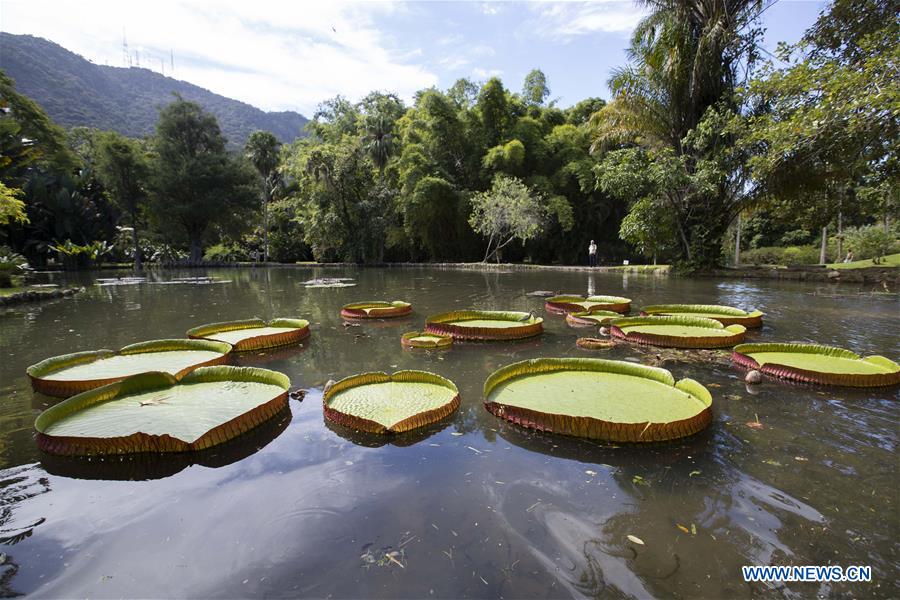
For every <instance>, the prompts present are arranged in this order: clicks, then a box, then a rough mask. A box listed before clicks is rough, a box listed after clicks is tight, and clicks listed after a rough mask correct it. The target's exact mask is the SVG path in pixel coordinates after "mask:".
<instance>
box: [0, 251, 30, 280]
mask: <svg viewBox="0 0 900 600" xmlns="http://www.w3.org/2000/svg"><path fill="white" fill-rule="evenodd" d="M28 268H29V267H28V261H26V260H25V257H24V256H22V255H21V254H17V253H15V252H13V251H12V250H10V249H9V248H8V247H7V246H0V287H3V288H8V287H12V286H13V283H14V282H16V283H17V281H16V280H17V279H18V278H19V276H20V275H24V274H25V272H26V271H28Z"/></svg>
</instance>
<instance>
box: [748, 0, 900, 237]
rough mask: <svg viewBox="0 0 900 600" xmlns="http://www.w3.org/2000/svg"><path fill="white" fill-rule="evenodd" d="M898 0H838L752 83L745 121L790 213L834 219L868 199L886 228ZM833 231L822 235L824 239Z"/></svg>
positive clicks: (899, 123) (894, 132) (899, 114)
mask: <svg viewBox="0 0 900 600" xmlns="http://www.w3.org/2000/svg"><path fill="white" fill-rule="evenodd" d="M896 8H897V5H896V2H891V1H889V0H835V1H834V2H833V3H832V4H831V6H830V7H829V9H828V11H827V12H823V13H822V14H821V15H820V17H819V19H818V21H817V22H816V23H815V25H813V27H811V28H810V30H809V31H808V32H807V33H806V35H805V36H804V38H803V39H802V40H801V41H800V42H799V43H798V44H795V45H793V46H782V47H780V48H779V51H778V58H779V59H780V61H781V64H782V65H784V66H780V67H779V68H775V66H774V65H773V64H772V63H769V64H767V65H766V66H765V67H764V68H763V69H762V71H761V72H760V74H759V75H758V76H757V77H756V78H754V79H753V80H752V81H751V82H750V85H749V86H748V89H747V91H746V102H747V103H748V104H749V105H750V106H751V107H752V108H753V111H751V112H750V113H749V114H748V115H746V116H744V115H740V116H739V117H738V118H737V119H736V121H740V122H741V123H740V125H741V126H742V127H745V130H744V133H745V135H743V136H741V137H740V138H739V143H740V144H741V145H742V146H743V147H745V148H746V149H748V151H750V152H751V153H752V157H751V158H750V159H749V161H748V162H749V166H750V168H751V170H752V173H753V177H754V180H755V181H756V183H757V185H758V186H759V187H760V194H761V195H763V196H765V197H766V201H768V202H777V203H779V205H780V208H781V210H782V212H785V211H787V212H789V213H799V214H802V215H811V216H813V217H815V219H816V223H815V225H817V226H818V227H825V226H827V225H828V224H829V222H830V221H832V219H834V218H835V217H838V215H839V214H842V213H845V212H846V211H847V209H848V207H850V206H852V205H859V204H863V203H865V204H868V205H869V206H870V207H871V208H870V210H871V212H870V213H869V214H871V215H874V214H875V213H879V214H880V215H881V216H883V218H884V221H885V229H887V226H888V221H889V217H890V215H892V214H895V213H896V210H897V198H898V192H897V188H898V184H897V181H898V180H900V169H898V164H900V158H898V155H897V139H900V94H898V91H897V89H898V88H897V65H898V64H900V46H898V44H897V43H896V42H897V39H898V38H900V21H898V19H897V18H896ZM824 237H825V236H823V238H824Z"/></svg>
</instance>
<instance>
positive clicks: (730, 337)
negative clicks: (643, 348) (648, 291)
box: [609, 316, 747, 348]
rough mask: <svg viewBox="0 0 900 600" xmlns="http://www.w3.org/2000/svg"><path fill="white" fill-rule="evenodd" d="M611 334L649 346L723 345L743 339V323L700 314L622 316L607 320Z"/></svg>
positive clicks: (717, 346) (711, 346) (730, 344)
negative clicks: (710, 317) (726, 322)
mask: <svg viewBox="0 0 900 600" xmlns="http://www.w3.org/2000/svg"><path fill="white" fill-rule="evenodd" d="M609 324H610V331H611V333H612V335H613V336H615V337H617V338H621V339H624V340H627V341H629V342H635V343H638V344H650V345H652V346H666V347H671V348H724V347H727V346H734V345H735V344H739V343H740V342H742V341H744V335H745V334H746V332H747V329H746V328H745V327H744V326H743V325H728V326H725V325H722V324H721V323H720V322H718V321H716V320H713V319H705V318H700V317H684V316H677V317H624V318H621V319H613V320H612V321H610V323H609Z"/></svg>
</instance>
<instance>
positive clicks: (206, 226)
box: [150, 100, 259, 262]
mask: <svg viewBox="0 0 900 600" xmlns="http://www.w3.org/2000/svg"><path fill="white" fill-rule="evenodd" d="M154 145H155V150H156V156H155V159H154V166H153V170H154V181H153V187H154V195H153V199H152V202H151V205H150V209H151V212H152V213H153V216H154V219H155V221H156V223H157V226H159V227H161V228H164V229H167V228H171V229H174V230H177V231H179V232H180V233H182V234H184V235H185V236H186V237H187V240H188V243H189V246H190V260H191V261H192V262H199V261H200V259H201V258H202V257H203V252H202V248H203V239H204V235H205V234H207V233H208V231H209V230H210V228H211V226H219V227H224V228H232V229H236V230H240V229H245V228H246V225H245V223H246V221H245V220H244V219H243V216H244V215H245V214H246V213H247V212H249V211H250V210H251V208H252V206H253V205H254V204H255V198H256V196H257V194H258V193H259V184H258V175H257V174H256V173H254V171H253V167H252V166H251V165H250V164H249V162H248V161H246V160H245V159H241V158H238V157H234V156H231V155H229V154H228V153H227V152H226V150H225V138H224V137H223V136H222V133H221V131H220V130H219V125H218V123H217V122H216V118H215V117H214V116H212V115H210V114H209V113H206V112H204V111H203V109H202V108H201V107H200V106H199V105H197V104H194V103H192V102H186V101H184V100H177V101H175V102H173V103H172V104H170V105H168V106H166V107H165V108H163V109H162V110H161V111H160V115H159V123H158V124H157V133H156V138H155V144H154Z"/></svg>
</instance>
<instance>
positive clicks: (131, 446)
mask: <svg viewBox="0 0 900 600" xmlns="http://www.w3.org/2000/svg"><path fill="white" fill-rule="evenodd" d="M289 387H290V380H289V379H288V378H287V377H286V376H285V375H282V374H281V373H276V372H274V371H268V370H265V369H256V368H252V367H222V366H220V367H205V368H199V369H196V370H194V371H192V372H191V373H188V374H187V375H185V376H184V377H183V378H181V379H180V380H179V379H176V378H175V377H173V376H172V375H170V374H169V373H159V372H155V373H142V374H140V375H134V376H132V377H128V378H126V379H124V380H122V381H119V382H116V383H112V384H109V385H106V386H103V387H99V388H96V389H93V390H89V391H87V392H83V393H81V394H78V395H76V396H73V397H71V398H69V399H68V400H65V401H63V402H60V403H59V404H57V405H56V406H53V407H51V408H49V409H47V410H46V411H44V412H43V413H41V415H40V416H39V417H38V418H37V420H36V421H35V429H36V430H37V431H38V437H37V442H38V446H40V448H41V449H42V450H44V451H45V452H49V453H51V454H78V455H81V454H129V453H135V452H185V451H192V450H202V449H204V448H209V447H210V446H214V445H216V444H219V443H222V442H224V441H226V440H229V439H231V438H233V437H236V436H238V435H240V434H241V433H244V432H245V431H248V430H250V429H252V428H253V427H255V426H256V425H258V424H259V423H262V422H263V421H264V420H266V419H267V418H269V417H271V416H274V415H275V414H276V413H278V412H279V411H280V410H281V409H282V408H284V405H285V403H286V402H287V390H288V388H289Z"/></svg>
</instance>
